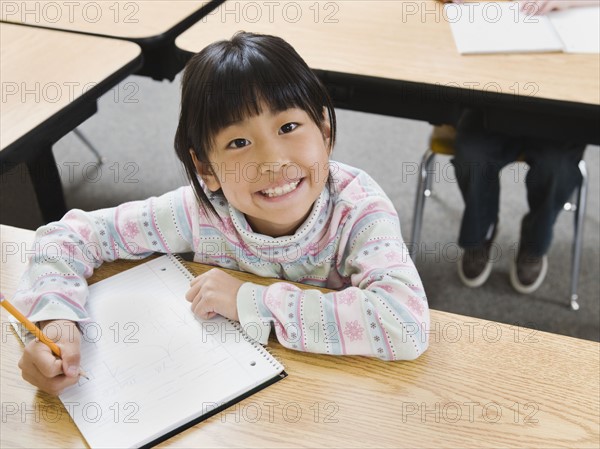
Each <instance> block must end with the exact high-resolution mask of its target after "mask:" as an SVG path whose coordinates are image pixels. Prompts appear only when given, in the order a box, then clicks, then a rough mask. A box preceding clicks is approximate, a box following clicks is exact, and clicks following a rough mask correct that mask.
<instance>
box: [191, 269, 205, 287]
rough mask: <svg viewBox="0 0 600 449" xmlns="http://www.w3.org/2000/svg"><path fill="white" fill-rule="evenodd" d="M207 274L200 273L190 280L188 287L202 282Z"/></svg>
mask: <svg viewBox="0 0 600 449" xmlns="http://www.w3.org/2000/svg"><path fill="white" fill-rule="evenodd" d="M208 273H209V271H207V272H206V273H202V274H200V275H198V276H196V277H195V278H194V279H192V281H191V282H190V285H196V284H198V283H202V281H203V280H204V278H205V277H206V275H207V274H208Z"/></svg>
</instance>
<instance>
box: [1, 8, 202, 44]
mask: <svg viewBox="0 0 600 449" xmlns="http://www.w3.org/2000/svg"><path fill="white" fill-rule="evenodd" d="M4 3H7V4H8V5H5V6H4V7H3V8H2V17H1V18H2V21H5V22H13V23H21V24H27V25H33V26H39V27H45V28H52V29H57V30H66V31H76V32H79V33H90V34H95V35H103V36H110V37H119V38H127V39H147V38H152V37H157V36H160V35H161V34H164V33H166V32H167V31H169V30H170V29H171V28H173V27H174V26H175V25H177V24H179V23H180V22H181V21H183V20H184V19H185V18H187V17H189V16H190V15H191V14H193V13H194V12H195V11H197V10H199V9H200V8H202V7H203V6H204V5H205V4H206V3H208V1H207V2H197V1H156V0H145V1H144V0H142V1H135V2H132V1H110V2H108V1H100V2H98V1H77V2H54V1H39V0H38V1H19V2H4Z"/></svg>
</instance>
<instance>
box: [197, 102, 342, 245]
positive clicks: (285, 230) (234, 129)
mask: <svg viewBox="0 0 600 449" xmlns="http://www.w3.org/2000/svg"><path fill="white" fill-rule="evenodd" d="M262 111H263V112H262V113H261V114H259V115H257V116H254V117H250V118H247V119H245V120H242V121H240V122H237V123H233V124H231V125H230V126H228V127H226V128H224V129H223V130H221V131H220V132H219V133H218V134H217V135H216V138H215V141H214V146H213V148H212V149H211V152H210V153H209V160H210V162H211V167H212V170H213V172H214V175H207V174H206V173H207V170H202V168H203V167H201V166H200V164H198V163H196V169H197V170H198V172H199V173H204V175H203V176H202V178H203V179H204V181H205V183H206V185H207V187H208V188H209V189H210V190H212V191H216V190H218V189H222V190H223V194H224V195H225V198H227V201H229V202H230V203H231V204H232V205H233V206H234V207H235V208H236V209H238V210H239V211H241V212H242V213H244V214H245V216H246V219H247V220H248V223H250V225H251V226H252V229H253V230H254V231H255V232H257V233H260V234H265V235H269V236H272V237H278V236H282V235H291V234H293V233H294V232H295V231H296V229H298V227H299V226H300V225H301V224H302V223H303V222H304V220H305V219H306V218H307V216H308V215H309V213H310V211H311V208H312V205H313V204H314V202H315V201H316V199H317V198H318V197H319V195H320V194H321V192H322V190H323V188H324V187H325V184H326V182H327V177H328V175H329V164H328V161H329V141H330V128H329V124H327V126H326V129H325V130H324V131H321V130H320V129H319V127H318V126H317V125H316V124H315V123H314V122H313V121H312V120H311V118H310V116H309V115H308V114H307V113H306V112H304V111H303V110H302V109H297V108H292V109H287V110H285V111H282V112H272V111H270V110H269V108H267V107H263V108H262Z"/></svg>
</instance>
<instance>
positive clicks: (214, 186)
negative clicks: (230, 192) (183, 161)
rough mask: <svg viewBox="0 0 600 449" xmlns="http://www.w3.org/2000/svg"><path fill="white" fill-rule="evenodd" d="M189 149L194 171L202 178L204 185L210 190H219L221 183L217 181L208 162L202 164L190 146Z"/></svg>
mask: <svg viewBox="0 0 600 449" xmlns="http://www.w3.org/2000/svg"><path fill="white" fill-rule="evenodd" d="M189 151H190V155H191V156H192V162H193V163H194V167H195V169H196V172H197V173H198V175H199V176H200V177H201V178H202V181H204V184H206V187H208V189H209V190H210V191H211V192H216V191H217V190H219V189H220V188H221V183H220V182H219V179H218V178H217V176H216V175H215V173H214V170H213V169H212V167H211V166H210V164H204V163H202V162H200V161H199V160H198V157H197V156H196V152H195V151H194V150H193V149H192V148H190V150H189Z"/></svg>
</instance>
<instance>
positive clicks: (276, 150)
mask: <svg viewBox="0 0 600 449" xmlns="http://www.w3.org/2000/svg"><path fill="white" fill-rule="evenodd" d="M256 156H257V159H258V160H257V162H258V165H259V167H260V172H261V174H271V176H272V175H275V174H277V173H279V172H280V171H281V170H282V169H283V168H284V167H285V166H286V165H288V164H289V163H290V161H289V158H288V156H287V152H286V151H285V148H284V146H283V144H282V143H280V142H277V141H276V139H273V140H268V141H265V142H263V143H262V144H261V145H260V147H259V148H258V151H257V154H256Z"/></svg>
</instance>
